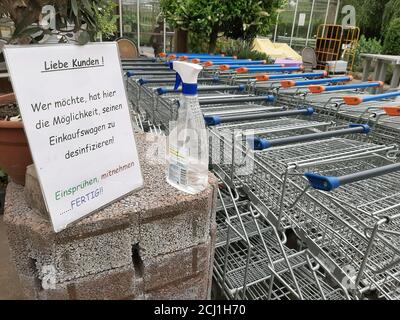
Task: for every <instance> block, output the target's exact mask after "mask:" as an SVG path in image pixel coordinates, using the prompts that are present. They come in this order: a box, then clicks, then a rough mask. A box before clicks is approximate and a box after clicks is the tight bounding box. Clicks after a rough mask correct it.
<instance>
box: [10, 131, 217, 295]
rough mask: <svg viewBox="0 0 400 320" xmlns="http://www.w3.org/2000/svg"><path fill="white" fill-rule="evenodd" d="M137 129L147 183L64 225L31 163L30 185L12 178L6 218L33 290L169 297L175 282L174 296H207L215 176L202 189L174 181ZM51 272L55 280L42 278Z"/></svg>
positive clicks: (25, 281) (28, 290) (21, 270)
mask: <svg viewBox="0 0 400 320" xmlns="http://www.w3.org/2000/svg"><path fill="white" fill-rule="evenodd" d="M135 136H136V141H137V147H138V152H139V155H140V162H141V167H142V172H143V177H144V182H145V185H144V187H143V188H142V189H141V190H139V191H137V192H135V193H132V194H130V195H128V196H126V197H125V198H124V199H121V200H120V201H117V202H115V203H113V204H111V205H109V206H107V207H106V208H104V209H102V210H100V211H98V212H96V213H93V214H91V215H89V216H87V217H85V218H84V219H82V220H80V221H78V222H76V223H74V224H72V225H70V226H69V227H68V228H67V229H65V230H63V231H61V232H59V233H54V231H53V230H52V227H51V223H50V220H49V216H48V214H47V212H46V210H45V208H46V206H45V205H44V202H43V197H42V194H41V192H40V186H39V183H38V180H37V176H36V173H35V170H34V167H30V168H29V170H28V172H27V176H26V186H25V188H23V187H21V186H18V185H16V184H14V183H10V184H9V185H8V188H7V194H6V201H5V215H4V221H5V223H6V227H7V235H8V239H9V243H10V248H11V257H12V259H13V262H14V264H15V266H16V270H17V272H18V274H19V277H20V280H21V284H22V285H23V288H24V292H25V294H26V296H27V297H28V298H31V299H142V298H151V299H152V298H154V297H159V298H169V294H170V290H172V289H169V288H170V287H171V288H172V287H173V288H175V289H174V290H175V291H174V292H173V296H174V297H179V298H183V299H193V298H197V299H205V298H207V297H208V294H209V290H208V289H209V282H210V278H211V272H212V258H213V246H214V241H215V237H214V238H213V228H214V227H215V202H216V194H217V182H216V179H215V178H214V177H213V176H212V175H210V177H209V182H210V184H209V186H208V188H207V189H206V190H204V191H203V192H202V193H200V194H197V195H188V194H185V193H182V192H180V191H178V190H176V189H174V188H173V187H172V186H170V185H169V184H168V183H167V182H166V181H165V167H164V166H163V165H160V164H159V163H157V162H155V161H150V160H151V159H150V160H149V158H148V157H149V152H148V149H149V148H150V147H151V146H150V145H149V144H150V143H151V142H150V141H154V139H151V137H150V138H149V136H147V135H145V134H138V133H136V134H135ZM182 262H184V263H182ZM174 266H175V268H174ZM177 267H178V268H180V269H179V270H178V268H177ZM174 269H176V270H174ZM49 270H50V271H51V272H52V273H51V272H50V271H49ZM49 272H50V273H51V274H54V277H53V278H52V279H54V280H53V282H54V283H53V286H54V288H53V287H52V288H48V287H46V285H45V284H46V281H47V280H48V278H49ZM189 279H193V282H192V289H191V286H190V281H189ZM43 285H45V287H43ZM176 288H181V289H180V290H179V289H176Z"/></svg>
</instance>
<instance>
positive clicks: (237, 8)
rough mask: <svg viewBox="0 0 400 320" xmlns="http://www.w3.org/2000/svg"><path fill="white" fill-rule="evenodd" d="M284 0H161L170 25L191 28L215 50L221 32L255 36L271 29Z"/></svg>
mask: <svg viewBox="0 0 400 320" xmlns="http://www.w3.org/2000/svg"><path fill="white" fill-rule="evenodd" d="M283 3H284V1H282V0H161V1H160V6H161V10H162V12H163V13H164V15H165V17H166V19H167V21H168V23H169V25H170V26H173V27H175V28H179V29H182V30H187V31H189V32H190V33H191V34H195V35H196V36H195V37H201V38H202V39H204V40H205V42H206V43H207V44H208V52H215V50H216V46H217V40H218V38H219V37H221V36H225V37H229V38H232V39H242V40H252V39H254V38H255V37H256V36H257V35H258V34H265V33H266V32H268V31H269V29H270V27H271V26H272V24H273V23H274V22H275V19H276V10H277V9H278V8H280V7H281V6H282V4H283Z"/></svg>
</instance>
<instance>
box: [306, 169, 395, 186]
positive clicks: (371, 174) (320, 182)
mask: <svg viewBox="0 0 400 320" xmlns="http://www.w3.org/2000/svg"><path fill="white" fill-rule="evenodd" d="M399 170H400V163H395V164H390V165H387V166H383V167H379V168H373V169H370V170H365V171H361V172H356V173H352V174H348V175H345V176H340V177H332V176H322V175H319V174H317V173H313V172H307V173H305V174H304V176H305V177H306V178H307V180H308V182H309V183H310V185H311V187H313V188H314V189H317V190H322V191H332V190H335V189H337V188H339V187H341V186H344V185H346V184H349V183H354V182H358V181H362V180H367V179H372V178H375V177H379V176H382V175H385V174H389V173H393V172H396V171H399Z"/></svg>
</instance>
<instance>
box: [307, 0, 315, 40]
mask: <svg viewBox="0 0 400 320" xmlns="http://www.w3.org/2000/svg"><path fill="white" fill-rule="evenodd" d="M314 7H315V0H313V2H312V6H311V12H310V22H309V23H308V30H307V39H306V47H307V45H308V40H309V38H310V32H311V24H312V19H313V15H314Z"/></svg>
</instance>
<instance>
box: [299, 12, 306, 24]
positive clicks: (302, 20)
mask: <svg viewBox="0 0 400 320" xmlns="http://www.w3.org/2000/svg"><path fill="white" fill-rule="evenodd" d="M305 24H306V14H305V13H300V14H299V27H304V25H305Z"/></svg>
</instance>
